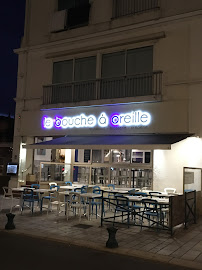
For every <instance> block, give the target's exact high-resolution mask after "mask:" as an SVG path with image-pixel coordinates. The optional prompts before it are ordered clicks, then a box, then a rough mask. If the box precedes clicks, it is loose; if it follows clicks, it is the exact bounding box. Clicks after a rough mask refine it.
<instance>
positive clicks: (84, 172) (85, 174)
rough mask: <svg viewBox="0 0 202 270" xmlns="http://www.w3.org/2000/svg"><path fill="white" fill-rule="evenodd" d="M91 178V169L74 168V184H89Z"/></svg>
mask: <svg viewBox="0 0 202 270" xmlns="http://www.w3.org/2000/svg"><path fill="white" fill-rule="evenodd" d="M89 177H90V168H89V167H80V166H74V171H73V182H78V183H80V184H88V183H89Z"/></svg>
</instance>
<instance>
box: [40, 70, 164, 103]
mask: <svg viewBox="0 0 202 270" xmlns="http://www.w3.org/2000/svg"><path fill="white" fill-rule="evenodd" d="M161 91H162V72H161V71H158V72H153V73H147V74H137V75H133V76H132V75H131V76H125V77H119V78H107V79H99V80H91V81H86V82H75V83H66V84H54V85H49V86H44V87H43V104H44V105H48V104H56V103H72V102H80V101H86V100H99V99H111V98H124V97H135V96H146V95H158V94H161Z"/></svg>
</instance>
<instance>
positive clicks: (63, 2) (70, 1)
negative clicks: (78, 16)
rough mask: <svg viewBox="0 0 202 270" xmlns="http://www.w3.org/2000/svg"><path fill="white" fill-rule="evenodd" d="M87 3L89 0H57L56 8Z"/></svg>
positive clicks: (60, 8)
mask: <svg viewBox="0 0 202 270" xmlns="http://www.w3.org/2000/svg"><path fill="white" fill-rule="evenodd" d="M88 4H89V0H58V10H64V9H70V8H76V7H82V6H86V5H88Z"/></svg>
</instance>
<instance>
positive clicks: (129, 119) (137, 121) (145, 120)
mask: <svg viewBox="0 0 202 270" xmlns="http://www.w3.org/2000/svg"><path fill="white" fill-rule="evenodd" d="M150 122H151V115H150V113H148V112H142V111H140V110H138V111H131V112H129V113H121V114H118V113H117V114H112V115H110V116H108V115H107V114H106V113H105V112H102V113H101V114H100V115H99V116H98V117H96V116H95V115H92V114H91V115H85V114H83V113H82V114H80V115H76V116H72V117H70V116H64V117H60V116H55V117H54V118H51V117H47V116H44V117H43V119H42V126H43V128H44V129H52V128H58V129H59V128H61V129H67V128H93V127H95V126H99V127H100V128H104V127H108V126H109V124H110V126H112V127H123V126H128V127H131V126H148V125H149V124H150Z"/></svg>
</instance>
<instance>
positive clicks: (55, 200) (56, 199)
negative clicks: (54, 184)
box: [47, 190, 67, 216]
mask: <svg viewBox="0 0 202 270" xmlns="http://www.w3.org/2000/svg"><path fill="white" fill-rule="evenodd" d="M66 204H67V202H65V201H64V200H61V196H60V194H59V192H58V191H57V190H54V191H53V193H51V196H50V200H49V203H48V211H47V215H48V213H49V211H52V210H53V206H56V207H57V216H59V213H60V212H61V207H62V206H65V208H66ZM64 211H65V209H64Z"/></svg>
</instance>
